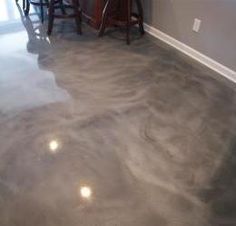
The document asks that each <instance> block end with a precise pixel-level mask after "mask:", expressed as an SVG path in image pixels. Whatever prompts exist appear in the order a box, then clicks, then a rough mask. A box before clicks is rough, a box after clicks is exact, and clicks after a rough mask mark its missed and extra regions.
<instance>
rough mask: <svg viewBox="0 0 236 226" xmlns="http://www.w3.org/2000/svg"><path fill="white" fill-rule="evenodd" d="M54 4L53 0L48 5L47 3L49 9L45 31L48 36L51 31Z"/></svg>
mask: <svg viewBox="0 0 236 226" xmlns="http://www.w3.org/2000/svg"><path fill="white" fill-rule="evenodd" d="M54 3H55V0H51V1H50V3H49V9H48V31H47V34H48V35H51V33H52V29H53V22H54Z"/></svg>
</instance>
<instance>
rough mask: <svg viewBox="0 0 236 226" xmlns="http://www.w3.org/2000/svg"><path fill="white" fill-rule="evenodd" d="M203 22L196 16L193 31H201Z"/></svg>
mask: <svg viewBox="0 0 236 226" xmlns="http://www.w3.org/2000/svg"><path fill="white" fill-rule="evenodd" d="M201 23H202V21H201V20H199V19H197V18H195V19H194V23H193V31H195V32H199V30H200V27H201Z"/></svg>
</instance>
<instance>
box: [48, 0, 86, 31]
mask: <svg viewBox="0 0 236 226" xmlns="http://www.w3.org/2000/svg"><path fill="white" fill-rule="evenodd" d="M62 6H63V8H64V10H65V9H66V8H70V9H72V11H73V12H72V13H70V14H67V13H66V11H64V10H62V13H61V14H57V13H55V10H56V9H58V8H61V9H63V8H62ZM55 18H59V19H70V18H74V19H75V22H76V27H77V32H78V34H82V29H81V23H82V11H81V8H80V3H79V0H71V4H65V5H63V3H62V0H50V3H49V10H48V31H47V34H48V35H51V33H52V30H53V24H54V19H55Z"/></svg>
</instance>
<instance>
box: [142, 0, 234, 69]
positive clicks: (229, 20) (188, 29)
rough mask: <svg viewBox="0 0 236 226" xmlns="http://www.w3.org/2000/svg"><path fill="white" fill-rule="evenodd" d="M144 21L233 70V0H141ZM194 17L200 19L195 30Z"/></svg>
mask: <svg viewBox="0 0 236 226" xmlns="http://www.w3.org/2000/svg"><path fill="white" fill-rule="evenodd" d="M143 2H144V10H145V21H146V22H147V23H148V24H150V25H152V26H154V27H155V28H157V29H159V30H161V31H163V32H165V33H167V34H169V35H170V36H172V37H174V38H176V39H177V40H179V41H181V42H184V43H185V44H187V45H189V46H191V47H193V48H194V49H196V50H198V51H200V52H202V53H203V54H205V55H207V56H209V57H211V58H213V59H214V60H216V61H218V62H220V63H222V64H224V65H225V66H227V67H229V68H231V69H233V70H235V71H236V0H143ZM194 18H199V19H201V20H202V25H201V29H200V32H199V33H195V32H193V31H192V26H193V21H194Z"/></svg>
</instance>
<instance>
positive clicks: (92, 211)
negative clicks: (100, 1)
mask: <svg viewBox="0 0 236 226" xmlns="http://www.w3.org/2000/svg"><path fill="white" fill-rule="evenodd" d="M0 10H1V14H0V226H235V225H236V138H235V135H236V105H235V103H236V89H235V88H236V85H234V84H233V83H231V82H229V81H227V80H225V79H222V77H221V76H219V75H217V74H216V73H214V72H212V71H210V70H208V69H207V68H205V67H203V66H201V65H199V64H198V63H196V62H194V61H192V60H191V59H188V58H187V57H185V56H183V55H181V54H180V53H178V52H177V51H176V50H174V49H172V48H170V47H168V46H166V45H165V44H163V43H161V42H159V41H157V40H154V39H152V38H151V37H149V36H148V35H146V36H145V37H144V38H142V39H140V38H139V36H138V34H136V31H134V36H133V37H134V40H133V42H132V45H131V46H126V45H125V42H124V41H123V40H121V38H122V35H121V34H120V33H115V32H113V31H111V32H108V35H107V36H106V37H104V38H103V39H98V38H97V37H96V31H94V30H93V29H91V28H89V27H88V26H86V25H85V24H84V25H83V32H84V34H83V36H78V35H77V34H75V32H74V23H73V21H67V22H63V21H61V22H58V23H57V24H56V26H55V30H54V32H53V35H52V36H51V37H50V38H48V37H47V36H46V35H45V30H46V26H45V25H44V26H42V25H41V24H40V23H39V22H38V20H39V18H38V16H37V14H36V13H32V14H31V15H30V17H29V18H24V17H23V16H22V15H21V13H22V12H21V11H20V8H17V7H16V5H15V3H14V1H12V2H11V1H8V0H2V1H1V2H0Z"/></svg>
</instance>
